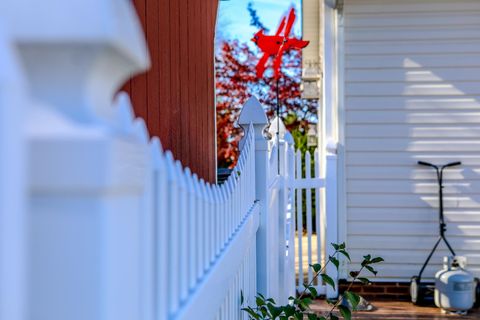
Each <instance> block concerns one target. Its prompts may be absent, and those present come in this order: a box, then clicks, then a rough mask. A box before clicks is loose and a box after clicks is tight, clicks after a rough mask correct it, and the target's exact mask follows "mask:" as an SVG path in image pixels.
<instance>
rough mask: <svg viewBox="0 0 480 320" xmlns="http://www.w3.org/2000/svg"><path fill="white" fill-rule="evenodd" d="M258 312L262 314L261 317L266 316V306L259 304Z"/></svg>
mask: <svg viewBox="0 0 480 320" xmlns="http://www.w3.org/2000/svg"><path fill="white" fill-rule="evenodd" d="M260 312H261V313H262V316H263V317H266V316H268V309H267V307H266V306H261V307H260Z"/></svg>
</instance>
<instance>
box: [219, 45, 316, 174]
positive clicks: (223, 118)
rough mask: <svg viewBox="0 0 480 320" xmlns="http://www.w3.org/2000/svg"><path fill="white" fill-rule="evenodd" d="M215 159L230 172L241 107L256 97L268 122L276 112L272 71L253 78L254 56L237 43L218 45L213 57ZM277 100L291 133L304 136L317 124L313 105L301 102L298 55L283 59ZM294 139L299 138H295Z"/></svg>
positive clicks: (254, 75)
mask: <svg viewBox="0 0 480 320" xmlns="http://www.w3.org/2000/svg"><path fill="white" fill-rule="evenodd" d="M215 61H216V90H217V92H216V94H217V155H218V167H219V168H232V167H233V166H234V165H235V163H236V160H237V157H238V152H239V150H238V142H239V141H240V138H241V134H242V130H241V128H239V127H238V126H236V124H235V122H236V120H237V119H238V115H239V113H240V110H241V107H242V105H243V104H244V103H245V102H246V100H247V99H248V98H249V97H250V96H252V95H255V96H256V97H257V98H258V99H259V100H260V102H261V103H262V105H263V106H264V107H265V109H266V110H265V111H266V112H267V116H268V117H269V119H270V120H271V119H272V118H273V117H274V116H275V109H276V80H275V79H274V78H273V72H272V70H267V72H266V73H265V76H264V78H263V79H258V78H257V77H256V74H255V65H256V62H257V61H258V57H257V54H256V53H255V52H254V51H253V50H252V49H251V48H250V47H249V46H248V45H247V44H246V43H240V42H238V41H236V40H235V41H224V42H223V43H221V45H220V48H219V50H218V51H217V54H216V57H215ZM281 71H282V72H281V74H282V76H281V78H280V80H279V81H280V86H279V98H280V99H279V100H280V117H281V118H282V120H283V121H284V123H285V125H286V126H287V129H288V130H290V132H297V133H299V132H300V133H305V132H306V130H307V128H308V124H309V123H315V122H316V108H317V106H316V103H315V102H314V101H311V100H304V99H302V98H301V91H300V82H301V72H302V70H301V53H300V52H299V51H296V50H292V51H289V52H287V53H286V54H285V55H284V57H283V64H282V70H281ZM294 136H298V134H297V135H295V134H294Z"/></svg>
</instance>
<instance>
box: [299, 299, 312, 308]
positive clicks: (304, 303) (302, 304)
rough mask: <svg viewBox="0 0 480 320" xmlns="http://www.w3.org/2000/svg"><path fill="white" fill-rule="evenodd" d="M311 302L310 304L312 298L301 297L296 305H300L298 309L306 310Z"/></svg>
mask: <svg viewBox="0 0 480 320" xmlns="http://www.w3.org/2000/svg"><path fill="white" fill-rule="evenodd" d="M311 304H312V299H310V298H308V297H306V298H302V299H301V300H300V301H299V303H298V305H299V306H300V309H302V310H307V309H308V308H309V307H310V305H311Z"/></svg>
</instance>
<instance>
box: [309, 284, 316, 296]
mask: <svg viewBox="0 0 480 320" xmlns="http://www.w3.org/2000/svg"><path fill="white" fill-rule="evenodd" d="M308 291H310V294H311V295H312V297H314V298H316V297H317V296H318V292H317V289H315V287H312V286H310V287H308Z"/></svg>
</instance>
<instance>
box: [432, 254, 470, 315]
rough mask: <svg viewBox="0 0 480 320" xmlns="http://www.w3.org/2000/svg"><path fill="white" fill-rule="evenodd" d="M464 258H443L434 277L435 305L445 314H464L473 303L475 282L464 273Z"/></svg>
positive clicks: (467, 273)
mask: <svg viewBox="0 0 480 320" xmlns="http://www.w3.org/2000/svg"><path fill="white" fill-rule="evenodd" d="M466 265H467V259H466V257H459V256H456V257H444V258H443V269H442V270H440V271H438V272H437V274H436V275H435V294H434V297H435V305H436V306H437V307H439V308H441V309H442V310H444V311H447V312H460V313H462V312H463V313H466V311H468V310H469V309H471V308H472V307H473V304H474V302H475V285H474V284H475V280H474V277H473V275H472V274H471V273H470V272H468V271H466V270H465V268H466Z"/></svg>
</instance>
